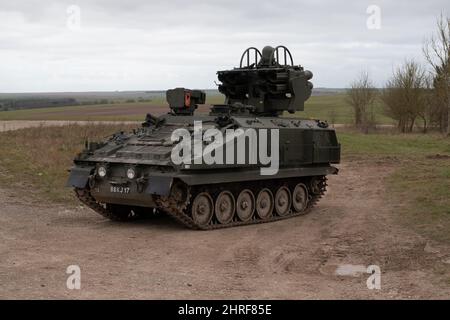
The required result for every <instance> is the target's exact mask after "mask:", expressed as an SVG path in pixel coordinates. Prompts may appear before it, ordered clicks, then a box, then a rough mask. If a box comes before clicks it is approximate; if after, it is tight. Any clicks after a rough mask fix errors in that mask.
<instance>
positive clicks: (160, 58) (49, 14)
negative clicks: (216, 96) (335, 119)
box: [0, 0, 450, 92]
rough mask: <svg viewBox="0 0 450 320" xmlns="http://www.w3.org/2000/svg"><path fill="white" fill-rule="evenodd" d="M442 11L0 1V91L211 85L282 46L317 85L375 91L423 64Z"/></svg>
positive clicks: (128, 0) (434, 5) (338, 5)
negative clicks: (358, 80)
mask: <svg viewBox="0 0 450 320" xmlns="http://www.w3.org/2000/svg"><path fill="white" fill-rule="evenodd" d="M371 5H375V6H378V8H379V9H380V15H379V16H380V18H381V20H377V19H376V18H377V9H376V7H375V9H374V7H373V6H372V7H370V6H371ZM368 8H369V13H368ZM442 11H445V12H447V13H449V12H450V1H448V0H414V1H405V0H404V1H398V0H397V1H393V0H391V1H375V0H369V1H365V0H346V1H331V0H330V1H326V0H319V1H318V0H314V1H313V0H310V1H290V0H272V1H265V0H257V1H253V0H247V1H243V0H239V1H237V0H226V1H214V0H210V1H181V0H178V1H171V0H164V1H153V0H122V1H118V0H108V1H107V0H94V1H92V0H91V1H81V0H80V1H76V0H70V1H64V0H62V1H48V0H39V1H33V0H31V1H30V0H28V1H22V0H14V1H10V0H0V92H39V91H41V92H49V91H103V90H107V91H110V90H152V89H153V90H157V89H167V88H172V87H176V86H184V87H188V88H214V87H215V84H214V81H215V80H216V74H215V72H216V71H217V70H220V69H228V68H232V67H235V66H236V65H237V64H238V63H239V59H240V55H241V53H242V52H243V51H244V50H245V49H246V48H247V47H249V46H256V47H259V48H262V47H263V46H264V45H272V46H276V45H280V44H282V45H285V46H287V47H288V48H289V49H290V50H291V52H292V55H293V57H294V63H295V64H301V65H302V66H304V67H305V68H306V69H309V70H311V71H312V72H313V73H314V78H313V83H314V85H315V87H345V86H347V85H348V84H349V82H350V81H351V80H352V79H353V78H354V77H355V76H356V75H357V74H358V73H359V72H360V71H361V70H368V71H369V73H370V75H371V77H372V78H373V80H374V81H375V82H376V84H377V85H378V86H382V85H383V83H384V81H385V80H386V79H387V78H388V77H389V75H390V73H391V72H392V69H393V68H394V67H395V66H397V65H398V64H400V63H402V62H403V61H404V60H405V59H406V58H415V59H418V60H421V59H422V52H421V48H422V43H423V40H424V39H425V38H426V37H428V36H429V35H430V34H432V32H433V31H434V30H435V24H436V18H437V16H438V15H439V14H440V12H442ZM368 19H369V21H368ZM368 22H369V27H370V28H368ZM378 27H379V28H378Z"/></svg>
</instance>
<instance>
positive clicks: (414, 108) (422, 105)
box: [381, 61, 427, 132]
mask: <svg viewBox="0 0 450 320" xmlns="http://www.w3.org/2000/svg"><path fill="white" fill-rule="evenodd" d="M381 100H382V101H383V102H384V105H385V113H386V115H388V116H389V117H391V118H393V119H395V120H397V123H398V128H399V130H400V131H401V132H411V131H412V130H413V128H414V124H415V122H416V119H417V118H418V117H419V118H422V119H423V120H424V125H425V126H426V124H427V121H426V119H427V118H426V115H427V77H426V74H425V70H424V69H423V68H422V67H421V66H420V65H419V64H418V63H417V62H415V61H406V62H405V63H404V65H402V66H400V67H399V68H397V69H396V70H395V71H394V74H393V75H392V77H391V79H390V80H388V82H387V83H386V86H385V88H384V89H383V92H382V94H381ZM424 131H426V127H425V128H424Z"/></svg>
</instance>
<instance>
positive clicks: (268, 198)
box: [256, 188, 273, 220]
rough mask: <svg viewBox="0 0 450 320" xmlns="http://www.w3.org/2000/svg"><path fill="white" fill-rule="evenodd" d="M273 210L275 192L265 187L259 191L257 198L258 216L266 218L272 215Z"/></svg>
mask: <svg viewBox="0 0 450 320" xmlns="http://www.w3.org/2000/svg"><path fill="white" fill-rule="evenodd" d="M272 211H273V194H272V192H271V191H270V190H269V189H267V188H264V189H262V190H261V191H260V192H259V193H258V197H257V198H256V213H257V214H258V217H260V218H261V219H263V220H266V219H268V218H270V217H271V215H272Z"/></svg>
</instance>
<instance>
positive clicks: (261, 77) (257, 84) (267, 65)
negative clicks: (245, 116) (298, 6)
mask: <svg viewBox="0 0 450 320" xmlns="http://www.w3.org/2000/svg"><path fill="white" fill-rule="evenodd" d="M217 74H218V78H219V80H220V82H222V84H220V85H219V91H220V92H221V93H223V94H224V95H225V97H226V100H225V104H226V105H244V106H251V107H253V108H247V109H248V110H252V112H253V113H255V114H259V115H278V114H281V113H282V112H283V111H288V112H290V113H294V112H296V111H303V110H304V103H305V101H306V100H307V99H308V98H309V97H310V95H311V90H312V88H313V85H312V83H311V82H310V81H308V80H310V79H311V78H312V76H313V75H312V73H311V72H310V71H307V70H304V69H303V67H301V66H300V65H294V61H293V59H292V55H291V53H290V52H289V50H288V49H287V48H286V47H284V46H278V47H275V48H273V47H270V46H266V47H264V48H263V50H262V53H261V52H260V51H259V50H258V49H257V48H254V47H250V48H248V49H247V50H245V51H244V53H243V54H242V56H241V61H240V64H239V67H238V68H234V69H233V70H224V71H218V72H217ZM221 107H223V106H221Z"/></svg>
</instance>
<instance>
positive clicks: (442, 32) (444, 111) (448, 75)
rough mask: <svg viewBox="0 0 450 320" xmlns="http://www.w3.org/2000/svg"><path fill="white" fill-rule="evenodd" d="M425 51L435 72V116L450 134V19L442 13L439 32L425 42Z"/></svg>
mask: <svg viewBox="0 0 450 320" xmlns="http://www.w3.org/2000/svg"><path fill="white" fill-rule="evenodd" d="M423 53H424V55H425V58H426V59H427V61H428V63H429V64H430V66H431V67H432V69H433V72H434V81H433V88H434V92H435V103H437V105H435V106H434V107H437V108H436V110H435V111H436V113H435V116H436V115H437V116H439V117H440V124H439V125H440V128H441V130H442V131H443V132H445V133H446V134H447V135H450V19H449V18H448V17H445V16H444V14H443V13H442V14H441V15H440V17H439V18H438V20H437V32H436V34H434V35H433V36H431V38H430V39H428V40H427V41H426V42H425V45H424V47H423Z"/></svg>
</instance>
